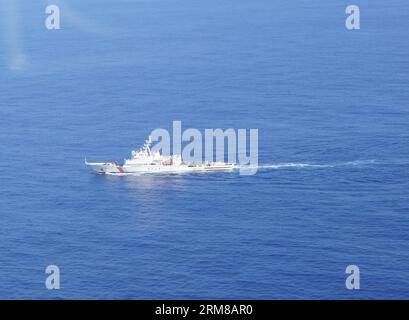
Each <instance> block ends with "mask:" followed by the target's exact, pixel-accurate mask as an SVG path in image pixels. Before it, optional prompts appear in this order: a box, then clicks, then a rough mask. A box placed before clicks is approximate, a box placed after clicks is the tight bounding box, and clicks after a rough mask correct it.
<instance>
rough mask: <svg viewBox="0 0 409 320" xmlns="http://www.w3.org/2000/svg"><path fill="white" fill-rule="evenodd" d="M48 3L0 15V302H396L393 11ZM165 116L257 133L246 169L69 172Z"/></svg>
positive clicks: (403, 200)
mask: <svg viewBox="0 0 409 320" xmlns="http://www.w3.org/2000/svg"><path fill="white" fill-rule="evenodd" d="M53 3H55V4H59V5H60V6H61V24H62V29H61V30H54V31H50V30H47V29H46V28H45V26H44V20H45V17H46V15H45V13H44V10H45V6H46V4H47V2H34V1H33V2H28V1H10V0H3V1H2V9H3V10H2V12H1V13H2V16H3V19H2V20H3V21H2V24H1V33H0V37H1V38H2V42H1V43H2V44H1V47H0V48H1V50H0V173H1V178H0V179H1V180H0V181H1V183H0V219H1V224H0V298H3V299H37V298H42V299H60V298H65V299H68V298H70V299H71V298H75V299H117V298H125V299H196V298H202V299H205V298H231V299H248V298H254V299H278V298H287V299H288V298H290V299H335V298H340V299H366V298H386V299H390V298H398V299H403V298H408V297H409V268H408V263H409V242H408V240H409V236H408V231H409V219H408V214H409V203H408V200H409V196H408V187H409V183H408V178H409V147H408V138H409V128H408V120H409V106H408V101H409V90H408V85H409V74H408V70H409V42H408V30H409V10H408V3H407V1H404V0H391V1H387V2H386V1H380V0H375V1H366V0H359V1H358V0H357V1H355V4H357V5H359V6H360V8H361V29H360V30H355V31H348V30H347V29H346V28H345V18H346V15H345V7H346V6H347V5H349V4H350V3H349V2H347V1H324V0H318V1H306V0H300V1H296V2H295V1H294V2H292V1H285V0H277V1H271V0H260V1H250V0H239V1H237V0H223V1H216V0H207V1H198V0H189V1H188V0H175V1H165V0H150V1H130V0H128V1H126V0H116V1H108V0H103V1H102V0H99V1H97V0H88V1H74V0H73V1H69V2H68V1H66V2H62V1H57V0H56V1H53ZM173 120H181V121H182V125H183V127H184V128H188V127H194V128H198V129H200V130H203V129H204V128H230V127H231V128H236V129H238V128H248V129H249V128H258V129H259V162H260V164H261V168H260V170H259V171H258V172H257V174H256V175H254V176H240V175H239V174H237V173H217V174H216V173H215V174H206V175H204V174H197V175H194V174H190V175H163V176H149V175H145V176H139V177H109V176H98V175H95V174H93V173H91V172H89V171H88V170H87V169H86V168H85V167H84V165H83V161H84V157H85V156H87V157H88V159H89V160H94V161H108V160H109V161H111V160H121V159H123V158H126V157H128V156H129V153H130V150H132V149H135V148H137V147H138V146H139V145H140V144H141V143H142V142H143V140H144V139H146V137H147V135H148V134H149V133H150V132H151V131H152V130H153V129H155V128H160V127H163V128H170V127H171V125H172V121H173ZM51 264H55V265H58V266H59V268H60V270H61V289H60V290H47V289H46V288H45V285H44V281H45V278H46V274H45V272H44V270H45V268H46V266H48V265H51ZM351 264H355V265H358V266H359V268H360V271H361V289H360V290H354V291H350V290H347V289H346V288H345V279H346V276H347V275H346V274H345V268H346V266H347V265H351Z"/></svg>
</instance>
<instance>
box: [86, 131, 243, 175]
mask: <svg viewBox="0 0 409 320" xmlns="http://www.w3.org/2000/svg"><path fill="white" fill-rule="evenodd" d="M151 144H152V138H151V136H149V139H148V140H146V141H145V144H144V145H143V147H142V148H141V149H139V150H138V151H132V158H131V159H125V162H124V164H123V165H120V164H118V163H117V162H87V160H85V165H86V166H87V167H88V168H91V169H92V170H94V171H95V172H97V173H99V174H110V175H127V174H132V173H161V172H166V173H179V172H196V171H200V172H203V171H225V170H232V169H234V168H235V165H234V164H231V163H224V162H205V163H202V164H186V163H183V162H182V157H181V156H180V155H173V156H170V157H165V156H163V155H161V154H160V152H159V151H158V152H151Z"/></svg>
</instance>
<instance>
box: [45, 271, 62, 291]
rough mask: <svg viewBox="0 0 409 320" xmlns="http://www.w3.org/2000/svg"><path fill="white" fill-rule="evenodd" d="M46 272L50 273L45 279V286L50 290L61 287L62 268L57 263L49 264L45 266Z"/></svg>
mask: <svg viewBox="0 0 409 320" xmlns="http://www.w3.org/2000/svg"><path fill="white" fill-rule="evenodd" d="M45 273H46V274H48V275H49V276H47V278H46V279H45V287H46V288H47V289H48V290H55V289H57V290H58V289H60V268H58V266H56V265H49V266H47V267H46V268H45Z"/></svg>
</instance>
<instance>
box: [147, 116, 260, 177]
mask: <svg viewBox="0 0 409 320" xmlns="http://www.w3.org/2000/svg"><path fill="white" fill-rule="evenodd" d="M151 138H152V141H153V142H156V143H155V144H154V146H153V147H152V152H153V153H155V152H160V153H161V154H162V155H164V156H170V155H171V154H173V155H180V156H181V158H182V161H183V162H184V163H189V164H196V163H203V162H209V163H210V162H225V161H226V160H227V162H228V163H231V164H236V165H238V169H239V172H240V174H241V175H254V174H255V173H256V172H257V167H258V129H250V130H249V134H248V135H247V129H238V130H235V129H232V128H229V129H225V130H222V129H220V128H218V129H205V130H204V135H203V134H202V132H200V131H199V130H198V129H195V128H188V129H186V130H184V131H182V122H181V121H173V126H172V133H170V132H169V131H168V130H166V129H162V128H160V129H155V130H153V131H152V133H151ZM226 146H227V148H226ZM171 147H172V152H171Z"/></svg>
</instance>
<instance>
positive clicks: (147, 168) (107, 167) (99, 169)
mask: <svg viewBox="0 0 409 320" xmlns="http://www.w3.org/2000/svg"><path fill="white" fill-rule="evenodd" d="M85 164H86V166H87V167H88V168H90V169H92V170H94V171H95V172H96V173H98V174H108V175H127V174H133V173H138V174H142V173H184V172H210V171H229V170H233V169H234V168H235V166H234V165H233V164H212V165H194V166H189V165H140V166H127V165H125V166H120V165H118V164H116V163H112V162H107V163H89V162H86V163H85Z"/></svg>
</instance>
